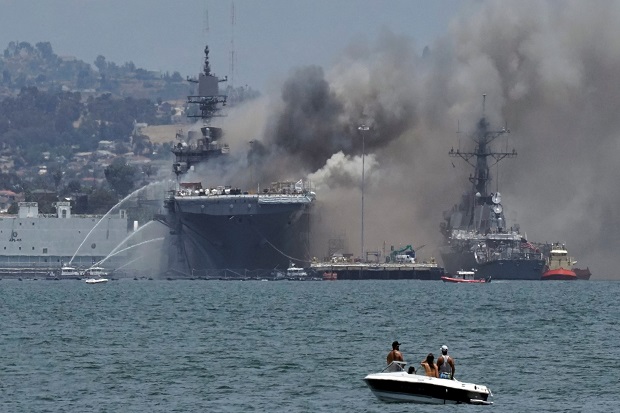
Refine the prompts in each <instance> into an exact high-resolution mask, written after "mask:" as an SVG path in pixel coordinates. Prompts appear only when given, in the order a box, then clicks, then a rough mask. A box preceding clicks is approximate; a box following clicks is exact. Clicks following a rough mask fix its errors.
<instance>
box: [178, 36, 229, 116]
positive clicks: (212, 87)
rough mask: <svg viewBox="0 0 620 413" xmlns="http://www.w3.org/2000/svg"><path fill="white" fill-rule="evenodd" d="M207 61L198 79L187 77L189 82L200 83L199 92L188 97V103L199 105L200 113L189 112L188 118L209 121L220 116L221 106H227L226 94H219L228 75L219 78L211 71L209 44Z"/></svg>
mask: <svg viewBox="0 0 620 413" xmlns="http://www.w3.org/2000/svg"><path fill="white" fill-rule="evenodd" d="M204 51H205V61H204V67H203V73H200V74H199V75H198V79H191V78H189V77H188V78H187V81H188V82H191V83H197V84H198V94H197V95H193V96H188V97H187V103H188V105H198V108H199V112H200V113H198V114H192V113H190V114H188V115H187V117H188V118H201V119H202V120H203V121H205V122H208V121H209V120H210V119H211V118H212V117H214V116H219V115H218V112H219V109H220V105H221V106H226V99H227V96H226V95H221V94H219V85H218V83H220V82H226V81H228V76H224V78H223V79H219V78H218V77H217V76H215V75H214V74H213V73H211V66H210V65H209V46H205V50H204Z"/></svg>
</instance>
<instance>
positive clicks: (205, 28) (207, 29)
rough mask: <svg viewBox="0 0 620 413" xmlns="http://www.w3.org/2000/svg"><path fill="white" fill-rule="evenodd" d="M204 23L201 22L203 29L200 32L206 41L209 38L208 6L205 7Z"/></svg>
mask: <svg viewBox="0 0 620 413" xmlns="http://www.w3.org/2000/svg"><path fill="white" fill-rule="evenodd" d="M203 19H204V21H203V29H202V31H203V32H204V33H205V35H206V37H207V40H208V38H209V7H208V5H205V14H204V17H203Z"/></svg>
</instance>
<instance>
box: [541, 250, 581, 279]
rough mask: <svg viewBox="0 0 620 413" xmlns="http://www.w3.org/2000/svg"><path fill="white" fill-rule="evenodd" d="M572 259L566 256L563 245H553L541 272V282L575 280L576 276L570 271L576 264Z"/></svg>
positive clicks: (566, 252)
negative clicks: (543, 270)
mask: <svg viewBox="0 0 620 413" xmlns="http://www.w3.org/2000/svg"><path fill="white" fill-rule="evenodd" d="M576 262H577V261H575V260H574V259H573V257H569V256H568V251H567V250H566V246H565V245H564V244H560V243H559V242H557V243H554V244H553V246H552V247H551V252H549V257H548V258H547V266H546V268H545V272H543V275H542V279H543V280H576V279H577V274H575V271H573V270H572V269H571V267H572V266H573V265H574V264H575V263H576Z"/></svg>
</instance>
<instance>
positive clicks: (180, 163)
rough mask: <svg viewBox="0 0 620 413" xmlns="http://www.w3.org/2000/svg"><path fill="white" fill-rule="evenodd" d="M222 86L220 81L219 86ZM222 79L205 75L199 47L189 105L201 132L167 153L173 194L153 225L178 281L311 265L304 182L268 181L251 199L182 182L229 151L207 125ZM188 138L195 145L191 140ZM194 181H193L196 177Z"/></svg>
mask: <svg viewBox="0 0 620 413" xmlns="http://www.w3.org/2000/svg"><path fill="white" fill-rule="evenodd" d="M224 80H225V79H224ZM221 81H223V80H220V79H218V78H217V77H216V76H214V75H212V74H211V71H210V67H209V48H208V47H206V48H205V63H204V72H203V73H201V74H200V75H199V78H198V80H196V81H194V82H196V83H198V94H197V95H195V96H188V100H187V103H188V106H190V107H191V106H194V107H198V109H199V111H198V114H196V115H190V116H191V117H197V118H200V119H201V121H202V126H201V127H200V128H199V129H200V131H201V134H200V133H194V135H193V136H190V134H189V133H188V139H186V140H185V139H183V137H182V136H180V135H177V138H179V140H180V141H181V142H179V143H178V144H176V145H175V146H174V147H173V149H172V152H173V153H174V155H175V163H174V165H173V170H174V172H175V173H176V175H177V181H178V182H177V187H176V188H175V189H174V190H172V191H171V192H170V195H169V196H168V197H167V198H166V200H165V203H164V206H165V207H166V209H167V214H165V215H164V216H163V217H160V218H159V219H160V220H161V221H162V222H163V223H165V224H166V225H167V226H168V227H169V228H170V231H169V232H170V235H169V242H168V245H169V248H170V250H169V251H168V254H167V259H168V263H167V268H168V273H169V274H170V273H172V274H175V275H177V276H190V275H191V276H194V277H207V278H210V277H213V276H216V277H217V272H218V271H221V270H236V271H247V270H257V271H261V270H265V271H272V270H274V269H285V268H287V267H288V265H289V263H290V262H295V261H297V262H298V263H302V264H303V263H304V262H309V227H310V209H311V207H312V205H313V203H314V199H315V194H314V192H312V191H310V189H309V187H308V185H307V183H305V182H304V181H303V180H299V181H297V182H273V183H271V186H270V187H269V188H265V189H263V190H262V191H260V190H259V191H256V193H249V192H247V191H241V190H240V189H238V188H232V187H230V186H221V185H219V183H216V185H218V186H212V185H213V183H212V182H206V183H205V184H207V185H208V186H207V185H205V187H204V188H203V182H195V181H194V182H184V180H185V178H186V173H187V172H188V171H190V170H195V167H196V166H198V165H199V164H200V165H205V166H206V167H207V168H208V167H209V163H210V162H211V161H212V160H214V159H218V161H217V162H213V163H211V166H213V167H217V165H222V163H221V162H224V163H225V162H226V160H227V156H228V152H229V148H228V145H225V144H221V143H220V139H221V138H222V137H223V136H224V133H223V131H222V130H221V129H220V128H217V127H212V126H211V125H210V121H211V119H212V117H214V116H217V115H216V113H217V111H218V110H219V107H220V106H223V105H225V104H226V96H225V95H221V94H219V88H218V83H219V82H221ZM192 138H193V139H192ZM195 176H196V174H194V178H193V179H196V178H195Z"/></svg>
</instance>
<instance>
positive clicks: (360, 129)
mask: <svg viewBox="0 0 620 413" xmlns="http://www.w3.org/2000/svg"><path fill="white" fill-rule="evenodd" d="M357 130H358V131H360V135H362V255H361V257H360V258H361V260H362V262H365V261H366V260H365V259H364V169H365V168H364V157H365V153H364V151H365V148H364V140H365V139H364V132H368V131H369V130H370V128H369V127H368V126H366V125H360V126H358V128H357Z"/></svg>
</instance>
